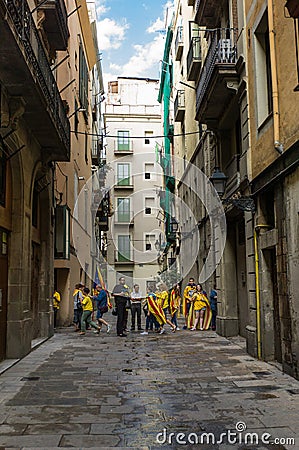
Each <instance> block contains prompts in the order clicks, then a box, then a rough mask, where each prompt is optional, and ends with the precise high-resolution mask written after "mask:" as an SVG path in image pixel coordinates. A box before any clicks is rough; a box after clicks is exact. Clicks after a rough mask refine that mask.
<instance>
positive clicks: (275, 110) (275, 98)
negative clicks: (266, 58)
mask: <svg viewBox="0 0 299 450" xmlns="http://www.w3.org/2000/svg"><path fill="white" fill-rule="evenodd" d="M268 23H269V46H270V61H271V77H272V101H273V131H274V148H275V150H276V151H277V152H278V153H279V154H280V155H281V154H282V153H283V144H282V143H281V142H280V132H279V107H278V81H277V63H276V53H275V31H274V18H273V0H268Z"/></svg>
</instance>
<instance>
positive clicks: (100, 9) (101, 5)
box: [96, 0, 111, 18]
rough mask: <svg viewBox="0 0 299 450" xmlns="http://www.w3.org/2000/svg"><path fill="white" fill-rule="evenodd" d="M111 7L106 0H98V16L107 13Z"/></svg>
mask: <svg viewBox="0 0 299 450" xmlns="http://www.w3.org/2000/svg"><path fill="white" fill-rule="evenodd" d="M110 9H111V8H110V7H108V6H106V0H100V1H99V0H97V1H96V10H97V16H98V18H99V17H100V16H103V15H104V14H106V13H107V12H108V11H109V10H110Z"/></svg>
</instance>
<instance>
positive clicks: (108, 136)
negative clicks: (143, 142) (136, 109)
mask: <svg viewBox="0 0 299 450" xmlns="http://www.w3.org/2000/svg"><path fill="white" fill-rule="evenodd" d="M71 133H76V131H74V130H71ZM199 133H201V131H200V130H198V131H190V132H189V133H179V134H172V135H171V136H173V137H177V136H187V135H191V134H199ZM77 134H84V135H86V136H97V137H105V138H118V137H119V136H114V135H108V134H107V135H105V136H103V135H102V134H99V133H85V132H84V131H77ZM165 137H169V136H168V135H167V134H164V135H160V136H151V137H150V139H159V138H165ZM128 139H145V136H128Z"/></svg>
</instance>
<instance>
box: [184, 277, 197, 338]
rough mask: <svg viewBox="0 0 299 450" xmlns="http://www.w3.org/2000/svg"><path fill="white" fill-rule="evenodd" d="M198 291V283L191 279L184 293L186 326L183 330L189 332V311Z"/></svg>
mask: <svg viewBox="0 0 299 450" xmlns="http://www.w3.org/2000/svg"><path fill="white" fill-rule="evenodd" d="M195 289H196V283H195V281H194V278H192V277H191V278H189V283H188V284H187V286H186V287H185V289H184V292H183V304H182V306H183V308H182V309H183V311H182V312H183V316H184V317H185V325H184V326H183V330H187V328H188V317H189V311H190V307H191V297H192V295H193V294H194V292H195Z"/></svg>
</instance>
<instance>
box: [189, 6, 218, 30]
mask: <svg viewBox="0 0 299 450" xmlns="http://www.w3.org/2000/svg"><path fill="white" fill-rule="evenodd" d="M221 4H222V1H221V0H220V1H219V0H196V3H195V14H194V21H195V22H196V23H198V24H199V25H201V26H205V27H207V28H215V27H216V26H217V17H218V11H219V9H220V7H221Z"/></svg>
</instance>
